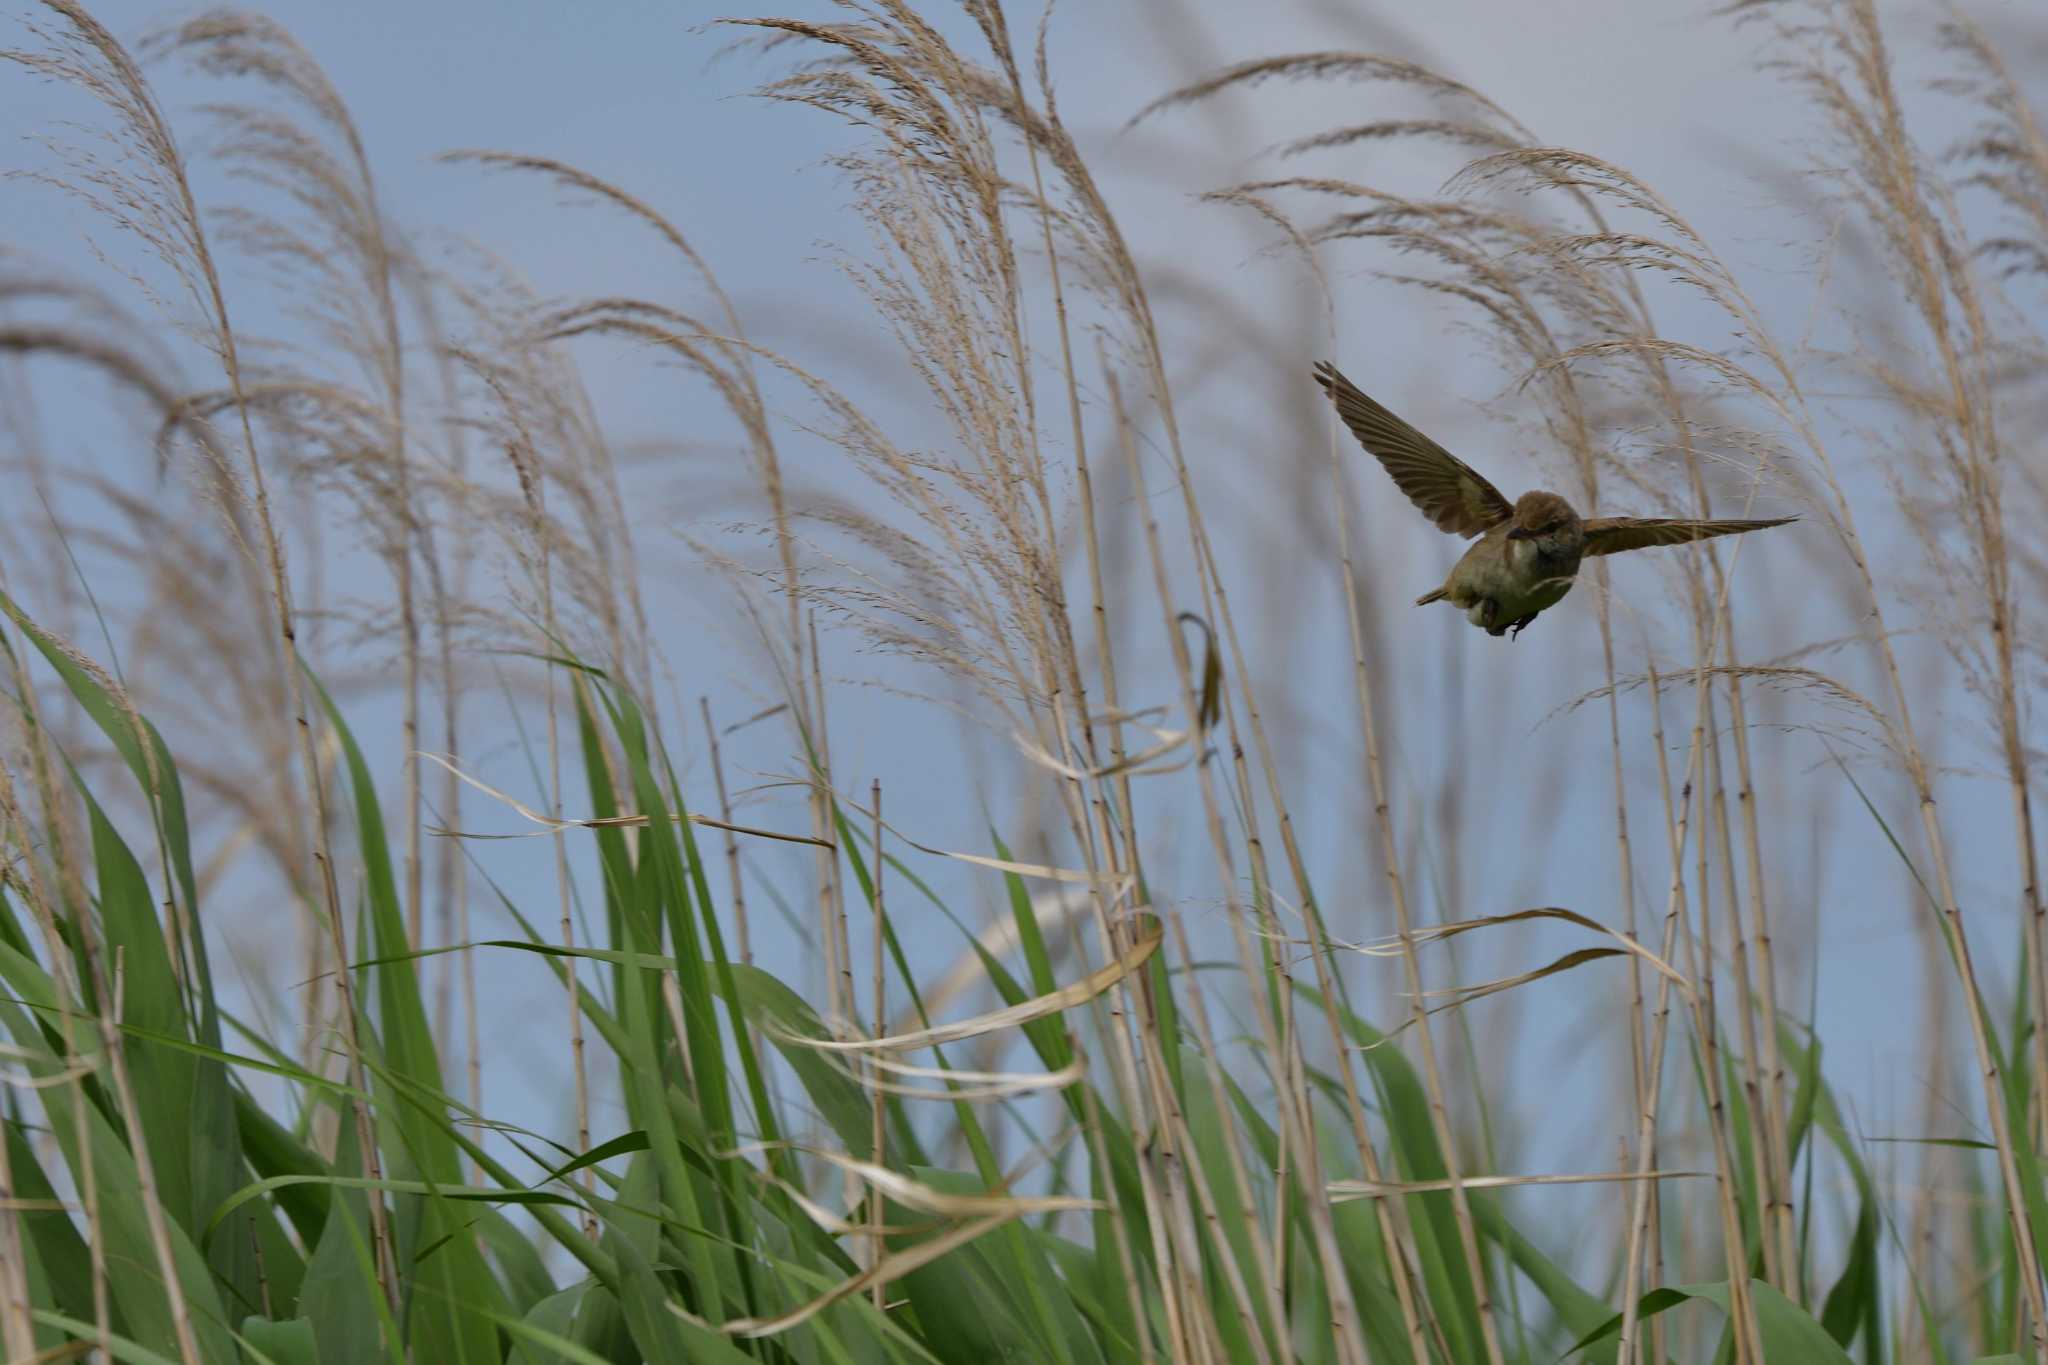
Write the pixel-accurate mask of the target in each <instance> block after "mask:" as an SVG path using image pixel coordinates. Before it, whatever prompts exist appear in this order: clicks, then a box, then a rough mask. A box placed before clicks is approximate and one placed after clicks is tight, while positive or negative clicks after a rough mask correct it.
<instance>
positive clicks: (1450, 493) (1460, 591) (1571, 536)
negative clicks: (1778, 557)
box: [1315, 361, 1799, 641]
mask: <svg viewBox="0 0 2048 1365" xmlns="http://www.w3.org/2000/svg"><path fill="white" fill-rule="evenodd" d="M1315 377H1316V383H1318V384H1320V385H1322V387H1323V392H1324V393H1326V394H1328V395H1329V398H1330V401H1331V402H1332V403H1333V404H1335V405H1336V408H1337V415H1338V416H1339V417H1341V418H1342V419H1343V420H1344V425H1345V426H1347V427H1349V428H1350V429H1351V434H1352V435H1353V436H1355V437H1357V438H1358V443H1359V444H1360V445H1362V446H1364V447H1365V449H1366V450H1367V452H1368V453H1370V454H1371V455H1372V456H1373V457H1374V458H1375V459H1377V460H1378V461H1379V462H1380V464H1381V465H1382V466H1383V467H1384V468H1385V469H1386V471H1387V473H1388V474H1389V475H1390V476H1391V477H1392V478H1393V480H1394V484H1395V486H1396V487H1398V488H1399V489H1400V490H1401V491H1402V492H1403V493H1406V494H1407V495H1408V500H1409V501H1410V502H1412V503H1414V504H1415V505H1416V506H1417V507H1419V508H1421V509H1422V514H1423V515H1424V516H1426V517H1428V518H1429V519H1430V521H1431V522H1433V523H1434V524H1435V525H1436V528H1437V529H1438V530H1439V531H1444V532H1447V533H1449V534H1451V535H1456V536H1465V537H1468V538H1469V537H1471V536H1478V537H1479V541H1478V543H1477V544H1475V545H1473V546H1472V548H1471V549H1469V550H1467V551H1466V552H1465V554H1464V557H1463V558H1461V559H1460V560H1459V561H1458V562H1457V563H1456V564H1455V565H1454V566H1452V568H1451V572H1450V574H1449V576H1448V577H1446V578H1445V579H1444V582H1443V586H1442V587H1439V588H1434V589H1431V590H1430V591H1429V592H1426V593H1424V594H1423V595H1422V596H1420V597H1418V598H1416V599H1415V605H1416V606H1418V607H1424V606H1428V605H1429V604H1430V603H1432V602H1449V603H1450V604H1451V605H1452V606H1454V607H1457V608H1458V609H1459V610H1461V611H1463V612H1464V613H1465V619H1466V620H1468V621H1470V622H1471V623H1472V624H1473V625H1475V626H1478V627H1480V628H1481V629H1483V630H1484V631H1485V632H1486V633H1487V634H1488V635H1491V636H1494V637H1496V638H1498V637H1499V636H1501V635H1502V634H1506V633H1507V632H1510V631H1511V632H1513V633H1512V634H1509V635H1508V639H1509V640H1511V641H1512V640H1514V639H1515V638H1516V637H1518V636H1519V635H1520V634H1521V633H1522V632H1523V631H1524V630H1526V629H1528V626H1529V623H1530V622H1532V621H1534V620H1535V619H1536V618H1537V617H1538V616H1540V615H1542V614H1543V613H1544V612H1545V611H1546V610H1548V609H1549V608H1551V607H1554V606H1556V605H1557V604H1558V603H1559V602H1560V601H1562V600H1563V599H1564V595H1565V594H1566V593H1568V592H1570V591H1571V590H1572V582H1573V580H1574V579H1575V578H1576V577H1577V576H1578V572H1579V561H1580V560H1581V559H1583V558H1584V557H1585V556H1587V555H1611V554H1618V553H1619V552H1621V551H1623V550H1640V549H1643V548H1645V547H1647V546H1652V545H1683V544H1685V543H1687V542H1689V541H1694V540H1706V539H1707V538H1709V537H1711V536H1728V535H1735V534H1737V533H1739V532H1742V531H1761V530H1763V529H1764V528H1765V527H1767V526H1783V525H1785V524H1786V523H1787V522H1793V521H1797V520H1799V518H1797V517H1767V518H1762V519H1758V520H1748V521H1694V520H1688V519H1684V518H1671V517H1581V516H1580V515H1579V514H1578V512H1577V511H1576V510H1575V509H1574V508H1573V507H1572V505H1571V503H1569V502H1568V501H1566V500H1565V499H1564V498H1563V497H1561V496H1560V495H1558V494H1556V493H1552V492H1549V491H1547V490H1544V489H1540V488H1538V489H1532V490H1531V491H1529V492H1527V493H1524V494H1522V496H1521V497H1519V498H1517V499H1515V501H1513V502H1509V501H1508V500H1507V498H1506V497H1505V496H1504V495H1503V494H1502V493H1501V491H1500V490H1499V489H1498V488H1495V487H1494V486H1493V485H1492V484H1491V483H1488V482H1487V481H1486V478H1485V476H1484V475H1482V474H1480V473H1479V471H1477V470H1475V469H1474V468H1472V466H1470V465H1468V464H1466V463H1465V462H1464V461H1463V460H1461V459H1459V458H1458V457H1457V456H1455V455H1453V454H1451V452H1450V451H1448V450H1445V449H1444V448H1443V447H1442V446H1440V445H1438V444H1437V443H1436V442H1435V441H1432V440H1430V439H1429V437H1427V436H1424V435H1423V434H1422V433H1421V432H1419V431H1417V430H1416V429H1415V428H1414V427H1411V426H1409V425H1408V424H1407V423H1406V422H1404V421H1402V420H1401V419H1400V418H1399V417H1396V416H1395V415H1394V414H1393V413H1391V412H1389V411H1388V410H1387V409H1386V408H1384V407H1381V406H1380V405H1379V404H1378V403H1376V402H1374V401H1373V400H1372V399H1370V398H1368V397H1366V395H1365V394H1364V392H1363V391H1361V390H1360V389H1359V387H1358V386H1357V385H1356V384H1353V383H1352V382H1351V381H1350V380H1348V379H1346V378H1345V377H1344V376H1343V375H1342V374H1341V373H1339V371H1338V370H1337V367H1336V366H1334V365H1332V364H1330V363H1329V362H1328V361H1322V362H1320V363H1318V364H1317V365H1316V367H1315Z"/></svg>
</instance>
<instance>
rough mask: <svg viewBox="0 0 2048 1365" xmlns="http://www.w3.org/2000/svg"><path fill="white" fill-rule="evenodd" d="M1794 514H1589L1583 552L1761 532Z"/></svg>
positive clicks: (1616, 550) (1607, 552) (1609, 551)
mask: <svg viewBox="0 0 2048 1365" xmlns="http://www.w3.org/2000/svg"><path fill="white" fill-rule="evenodd" d="M1797 520H1799V518H1797V517H1768V518H1765V519H1763V520H1760V521H1689V520H1686V519H1684V518H1672V517H1591V518H1588V519H1587V521H1586V553H1587V554H1589V555H1612V554H1619V553H1621V552H1622V551H1623V550H1642V549H1647V548H1648V547H1650V546H1652V545H1684V544H1686V543H1687V542H1689V541H1694V540H1707V539H1709V538H1711V537H1713V536H1732V535H1737V534H1739V533H1741V532H1743V531H1761V530H1763V529H1764V527H1766V526H1783V525H1784V524H1785V523H1786V522H1788V521H1797Z"/></svg>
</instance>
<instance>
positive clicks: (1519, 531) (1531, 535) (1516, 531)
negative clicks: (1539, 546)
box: [1508, 526, 1536, 540]
mask: <svg viewBox="0 0 2048 1365" xmlns="http://www.w3.org/2000/svg"><path fill="white" fill-rule="evenodd" d="M1535 538H1536V533H1535V532H1534V531H1531V530H1529V529H1528V528H1527V527H1524V526H1514V527H1510V528H1509V529H1508V539H1509V540H1534V539H1535Z"/></svg>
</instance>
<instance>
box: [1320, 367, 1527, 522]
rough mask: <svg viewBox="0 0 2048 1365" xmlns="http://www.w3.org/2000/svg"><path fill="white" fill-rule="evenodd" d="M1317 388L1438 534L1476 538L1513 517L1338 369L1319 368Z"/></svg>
mask: <svg viewBox="0 0 2048 1365" xmlns="http://www.w3.org/2000/svg"><path fill="white" fill-rule="evenodd" d="M1316 383H1318V384H1321V385H1322V386H1323V392H1325V393H1327V394H1329V395H1330V401H1331V402H1332V403H1334V404H1336V405H1337V415H1338V416H1339V417H1341V418H1343V419H1344V425H1345V426H1347V427H1350V428H1351V434H1352V435H1353V436H1356V437H1357V438H1358V443H1359V444H1360V445H1362V446H1364V447H1365V448H1366V450H1368V451H1369V452H1371V453H1372V455H1373V457H1374V458H1375V459H1377V460H1378V461H1379V462H1380V463H1381V464H1382V465H1384V466H1385V467H1386V471H1387V473H1389V474H1391V475H1392V476H1393V479H1394V482H1395V484H1396V485H1398V486H1399V487H1400V489H1401V491H1402V492H1403V493H1406V494H1407V495H1408V500H1409V501H1410V502H1413V503H1414V504H1415V505H1416V506H1417V507H1419V508H1421V509H1422V514H1423V515H1424V516H1426V517H1428V518H1429V519H1430V520H1431V521H1432V522H1434V523H1435V524H1436V528H1437V529H1438V530H1439V531H1448V532H1450V533H1451V534H1452V535H1459V536H1476V535H1478V534H1479V533H1480V532H1481V531H1484V530H1487V529H1489V528H1490V527H1494V526H1498V525H1500V524H1501V523H1502V522H1504V521H1506V520H1508V519H1509V518H1510V517H1512V516H1513V515H1514V514H1515V509H1514V505H1513V504H1512V503H1510V502H1509V501H1508V500H1507V499H1506V498H1504V497H1502V496H1501V492H1500V490H1499V489H1498V488H1495V487H1494V486H1493V485H1492V484H1490V483H1488V482H1487V481H1486V479H1485V477H1484V476H1483V475H1481V474H1480V473H1479V471H1478V470H1476V469H1474V468H1472V466H1470V465H1468V464H1466V463H1465V462H1464V461H1463V460H1461V459H1459V458H1458V457H1457V456H1455V455H1453V454H1451V452H1450V451H1448V450H1445V449H1444V448H1443V447H1442V446H1440V445H1438V444H1437V443H1436V442H1435V441H1432V440H1430V439H1429V438H1428V437H1427V436H1424V435H1423V434H1422V433H1421V432H1419V431H1417V430H1416V429H1415V428H1414V427H1411V426H1409V425H1408V424H1407V423H1406V422H1404V421H1402V420H1401V419H1400V418H1398V417H1396V416H1395V415H1394V414H1393V413H1391V412H1388V411H1387V410H1386V409H1385V408H1383V407H1381V406H1380V405H1379V404H1378V403H1375V402H1374V401H1373V400H1372V399H1370V398H1368V397H1366V396H1365V394H1364V393H1363V392H1361V391H1360V390H1359V388H1358V386H1357V385H1356V384H1353V383H1352V382H1351V381H1350V380H1348V379H1346V378H1345V377H1344V376H1343V375H1341V374H1339V373H1338V372H1337V367H1336V366H1334V365H1332V364H1330V363H1329V362H1328V361H1324V362H1323V363H1321V364H1319V365H1317V366H1316Z"/></svg>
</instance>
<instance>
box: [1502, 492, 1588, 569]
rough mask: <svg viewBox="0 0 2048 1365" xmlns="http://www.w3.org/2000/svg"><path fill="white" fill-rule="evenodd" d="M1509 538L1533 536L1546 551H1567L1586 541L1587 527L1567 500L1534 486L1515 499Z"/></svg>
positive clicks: (1554, 553) (1582, 544) (1547, 553)
mask: <svg viewBox="0 0 2048 1365" xmlns="http://www.w3.org/2000/svg"><path fill="white" fill-rule="evenodd" d="M1508 539H1509V540H1533V541H1535V542H1536V544H1537V548H1539V549H1540V550H1542V551H1543V553H1544V554H1546V555H1557V554H1566V553H1570V552H1571V551H1573V550H1576V549H1579V548H1581V547H1583V546H1584V545H1585V543H1586V528H1585V524H1584V523H1583V522H1581V521H1580V520H1579V514H1578V513H1577V512H1574V511H1573V510H1572V505H1571V504H1570V503H1568V502H1566V501H1565V500H1564V499H1563V498H1561V497H1559V496H1558V495H1557V494H1555V493H1546V492H1544V491H1543V490H1541V489H1537V490H1535V491H1534V492H1530V493H1524V494H1522V496H1521V497H1520V498H1519V499H1518V500H1517V501H1516V503H1515V515H1514V518H1513V520H1511V521H1510V522H1509V523H1508Z"/></svg>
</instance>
